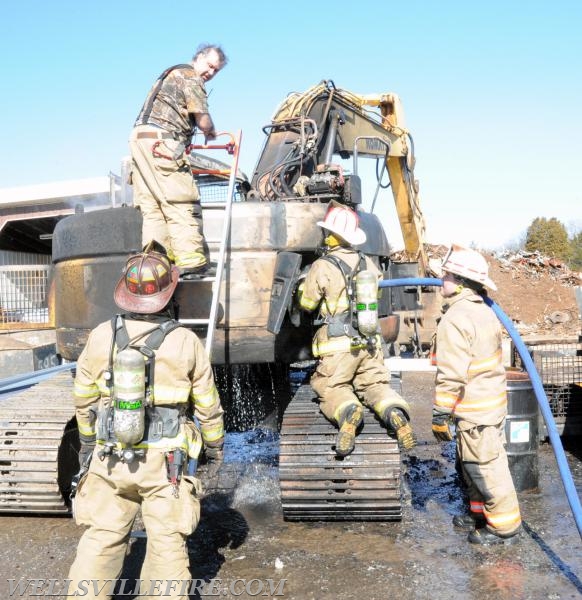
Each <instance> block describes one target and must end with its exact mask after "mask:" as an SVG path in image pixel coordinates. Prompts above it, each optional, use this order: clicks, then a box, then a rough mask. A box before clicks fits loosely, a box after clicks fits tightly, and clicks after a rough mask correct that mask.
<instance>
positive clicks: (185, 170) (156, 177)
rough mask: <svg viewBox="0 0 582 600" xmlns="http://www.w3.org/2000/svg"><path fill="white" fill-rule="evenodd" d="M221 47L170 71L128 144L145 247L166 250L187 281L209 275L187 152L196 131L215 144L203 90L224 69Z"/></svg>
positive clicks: (204, 48) (198, 54)
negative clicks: (153, 243)
mask: <svg viewBox="0 0 582 600" xmlns="http://www.w3.org/2000/svg"><path fill="white" fill-rule="evenodd" d="M226 62H227V59H226V56H225V54H224V52H223V51H222V49H221V48H220V46H214V45H203V46H200V47H199V48H198V50H197V52H196V54H194V57H193V58H192V61H191V62H190V63H188V64H181V65H175V66H173V67H170V68H168V69H166V70H165V71H164V72H163V73H162V74H161V75H160V77H159V78H158V80H157V81H156V83H155V84H154V85H153V87H152V89H151V90H150V92H149V94H148V96H147V98H146V101H145V103H144V105H143V108H142V109H141V112H140V113H139V115H138V117H137V120H136V122H135V125H134V128H133V131H132V133H131V136H130V139H129V148H130V151H131V158H132V170H131V181H132V184H133V203H134V206H136V207H137V208H139V209H140V210H141V212H142V214H143V236H142V244H144V245H145V244H147V243H148V242H150V241H151V240H156V241H158V242H159V243H160V244H162V245H163V246H164V247H165V248H167V249H168V254H169V255H170V258H171V259H172V260H173V261H174V262H175V264H176V266H177V267H178V268H179V269H180V274H181V275H182V276H183V277H184V278H188V277H198V276H201V275H204V274H206V275H209V274H210V273H209V264H208V251H207V247H206V243H205V240H204V232H203V229H202V208H201V206H200V193H199V191H198V187H197V185H196V182H195V180H194V177H193V176H192V170H191V167H190V161H189V158H188V155H187V154H186V148H187V147H188V146H189V145H190V144H191V140H192V136H193V135H194V132H195V130H196V128H198V129H199V130H200V131H201V132H202V133H203V134H204V136H205V139H206V140H207V141H208V140H213V139H215V138H216V130H215V128H214V123H213V121H212V118H211V116H210V114H209V112H208V95H207V93H206V88H205V87H204V84H205V83H206V82H208V81H210V80H211V79H212V78H213V77H214V76H215V75H216V74H217V73H218V72H219V71H220V70H221V69H222V68H223V67H224V66H225V65H226Z"/></svg>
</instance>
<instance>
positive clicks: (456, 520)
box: [453, 515, 486, 531]
mask: <svg viewBox="0 0 582 600" xmlns="http://www.w3.org/2000/svg"><path fill="white" fill-rule="evenodd" d="M485 523H486V521H485V519H484V518H483V517H474V516H473V515H455V516H454V517H453V526H454V527H456V528H457V529H464V530H466V531H473V530H474V529H483V527H485Z"/></svg>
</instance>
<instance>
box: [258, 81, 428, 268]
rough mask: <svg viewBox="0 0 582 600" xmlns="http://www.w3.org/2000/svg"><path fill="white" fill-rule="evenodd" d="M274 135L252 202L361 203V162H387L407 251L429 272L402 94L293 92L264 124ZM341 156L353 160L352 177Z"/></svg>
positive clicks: (320, 88)
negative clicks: (364, 159)
mask: <svg viewBox="0 0 582 600" xmlns="http://www.w3.org/2000/svg"><path fill="white" fill-rule="evenodd" d="M264 131H265V133H266V134H267V139H266V141H265V145H264V147H263V151H262V153H261V155H260V157H259V160H258V162H257V166H256V167H255V170H254V173H253V177H252V180H251V190H252V191H251V193H250V195H249V196H248V198H249V199H253V198H255V199H261V200H279V201H285V200H297V198H298V197H300V198H304V199H305V200H306V201H314V200H321V201H326V200H331V199H334V200H339V201H340V202H341V201H344V202H346V203H348V204H353V205H355V204H358V203H359V198H358V196H357V193H355V192H357V190H358V189H359V180H358V177H357V171H358V167H357V165H358V159H359V158H360V157H362V156H365V157H372V158H373V157H375V158H377V159H378V160H381V161H383V162H384V163H385V165H386V169H387V171H388V175H389V178H390V186H391V188H392V193H393V196H394V202H395V205H396V211H397V215H398V219H399V222H400V228H401V231H402V236H403V239H404V245H405V250H406V253H407V255H408V256H409V258H410V260H411V261H416V262H418V264H419V270H420V273H421V274H423V275H424V274H426V270H427V264H428V263H427V257H426V252H425V249H424V235H425V224H424V217H423V215H422V211H421V209H420V203H419V196H418V182H417V181H416V180H415V179H414V162H415V160H414V145H413V141H412V137H411V135H410V133H409V132H408V131H407V129H406V128H405V126H404V111H403V109H402V105H401V102H400V99H399V98H398V96H397V95H396V94H392V93H389V94H380V95H371V96H364V95H356V94H353V93H351V92H348V91H346V90H342V89H339V88H336V87H335V85H334V84H333V82H331V81H322V82H321V83H320V84H318V85H316V86H314V87H312V88H310V89H308V90H307V91H306V92H302V93H292V94H290V95H289V96H288V97H287V98H286V99H285V100H284V101H283V102H282V104H281V105H280V106H279V108H278V109H277V111H276V112H275V115H274V117H273V119H272V121H271V124H270V125H268V126H266V127H265V128H264ZM334 154H337V155H339V156H341V157H342V158H343V159H346V158H349V157H352V158H353V160H354V168H353V173H352V175H351V176H346V177H344V175H343V172H342V171H341V168H340V167H339V166H338V165H334V164H333V162H332V160H333V159H332V157H333V155H334Z"/></svg>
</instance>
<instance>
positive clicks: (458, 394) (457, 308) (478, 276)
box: [432, 244, 521, 544]
mask: <svg viewBox="0 0 582 600" xmlns="http://www.w3.org/2000/svg"><path fill="white" fill-rule="evenodd" d="M440 269H441V270H442V273H443V287H442V294H443V296H444V298H445V300H446V301H447V304H444V305H443V312H444V314H443V316H442V318H441V320H440V322H439V325H438V327H437V333H436V349H433V351H434V350H436V352H435V355H436V366H437V374H436V394H435V400H434V406H433V417H432V431H433V434H434V436H435V437H436V438H437V440H439V441H450V440H452V439H453V432H452V430H451V424H452V422H453V420H454V424H455V426H456V437H457V457H458V464H459V465H460V469H461V473H462V476H463V479H464V480H465V483H466V484H467V492H468V495H469V512H468V514H466V515H458V516H456V517H454V519H453V525H455V527H459V528H461V529H467V530H469V531H470V533H469V541H470V542H471V543H473V544H504V543H509V542H511V541H515V540H516V539H517V538H516V534H517V533H518V532H519V530H520V525H521V515H520V510H519V504H518V500H517V494H516V492H515V487H514V485H513V480H512V479H511V473H510V471H509V465H508V461H507V454H506V452H505V448H504V443H505V417H506V415H507V380H506V374H505V368H504V366H503V363H502V352H501V326H500V324H499V321H498V319H497V317H496V316H495V314H494V313H493V311H492V310H491V309H490V308H489V307H488V306H486V304H485V303H484V302H483V296H485V295H486V294H487V292H486V291H485V287H488V288H490V289H492V290H496V289H497V287H496V285H495V283H494V282H493V281H492V280H491V279H490V278H489V266H488V265H487V261H486V260H485V258H484V257H483V256H482V255H481V254H480V253H479V252H477V251H476V250H470V249H467V248H462V247H461V246H457V245H454V244H453V246H452V247H451V249H450V251H449V253H448V254H447V256H446V257H445V259H444V260H443V262H442V265H441V266H440Z"/></svg>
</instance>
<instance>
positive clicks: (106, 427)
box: [97, 315, 187, 444]
mask: <svg viewBox="0 0 582 600" xmlns="http://www.w3.org/2000/svg"><path fill="white" fill-rule="evenodd" d="M111 326H112V329H113V336H112V339H111V348H110V352H109V371H108V372H109V378H108V379H107V387H108V388H109V391H110V398H113V396H114V377H113V373H114V369H113V362H114V359H113V356H114V354H115V349H116V348H117V352H118V353H119V352H122V351H123V350H125V349H126V348H133V349H135V350H137V351H138V352H140V353H141V354H143V356H144V358H145V390H146V391H145V403H146V407H145V427H144V438H143V440H142V442H140V444H143V443H147V442H156V441H159V440H160V439H162V438H163V437H168V438H172V437H175V436H177V435H178V432H179V428H180V417H182V416H184V415H185V414H186V409H187V407H186V405H184V406H178V407H173V406H154V405H153V402H152V398H153V387H154V371H155V369H154V366H155V351H156V350H158V349H159V347H160V346H161V345H162V343H163V341H164V339H165V338H166V336H167V335H168V334H169V333H171V332H172V331H174V329H177V328H178V327H182V325H181V323H179V322H178V321H174V320H173V319H166V320H164V321H161V322H160V323H157V324H156V325H155V326H154V327H152V328H151V329H148V330H146V331H143V332H142V333H140V334H138V335H137V336H135V337H134V338H131V339H130V337H129V333H128V331H127V327H126V325H125V319H124V316H123V315H116V316H115V317H113V319H112V320H111ZM146 336H147V337H146ZM144 337H145V338H146V339H145V341H144V342H143V343H142V344H138V343H136V342H138V341H139V340H141V339H143V338H144ZM113 411H114V405H113V403H112V404H111V406H109V407H108V408H106V409H105V410H102V411H101V413H100V414H99V418H98V428H97V439H98V440H99V441H101V442H105V443H107V442H113V443H116V442H117V440H116V438H115V434H114V432H113V422H114V419H113V416H114V412H113Z"/></svg>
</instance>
